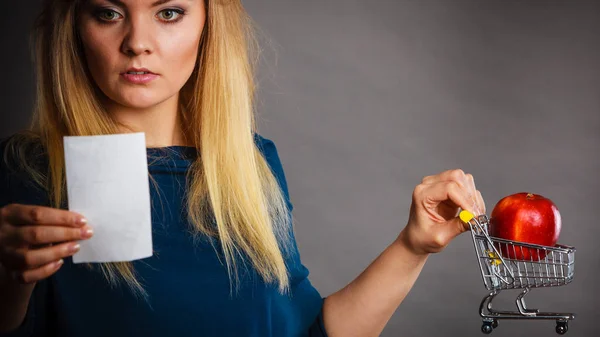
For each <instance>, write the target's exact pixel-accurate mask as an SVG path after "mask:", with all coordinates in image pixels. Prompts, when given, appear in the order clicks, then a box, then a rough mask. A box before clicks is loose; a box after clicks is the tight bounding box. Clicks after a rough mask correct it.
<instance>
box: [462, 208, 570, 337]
mask: <svg viewBox="0 0 600 337" xmlns="http://www.w3.org/2000/svg"><path fill="white" fill-rule="evenodd" d="M460 218H461V219H462V220H463V221H464V222H465V223H468V224H469V225H470V226H471V234H472V237H473V244H474V246H475V252H476V254H477V261H478V262H479V267H480V269H481V276H482V277H483V283H484V284H485V287H486V288H487V289H488V290H490V291H491V292H490V293H489V294H488V295H487V296H485V297H484V298H483V300H482V301H481V305H480V306H479V313H480V315H481V317H482V318H483V325H482V326H481V331H482V332H483V333H486V334H489V333H491V332H492V330H494V329H495V328H496V327H497V326H498V320H500V319H545V320H556V332H557V333H558V334H561V335H562V334H564V333H566V332H567V330H568V329H569V325H568V323H569V320H572V319H574V318H575V315H574V314H572V313H555V312H539V311H538V310H537V309H530V308H527V306H526V305H525V295H527V293H528V292H529V291H530V290H531V289H532V288H540V287H557V286H562V285H566V284H569V283H570V282H571V281H572V280H573V275H574V271H575V270H574V269H575V248H574V247H568V246H563V245H556V246H555V247H549V246H540V245H534V244H526V243H522V242H515V241H510V240H504V239H500V238H496V237H491V236H489V235H488V224H489V219H488V217H487V216H486V215H480V216H477V217H475V216H473V215H472V214H470V213H469V212H467V211H462V212H461V214H460ZM507 289H522V291H521V293H520V294H519V295H518V296H517V300H516V304H517V309H518V310H517V311H498V310H494V309H492V300H493V299H494V297H496V295H498V294H499V293H500V291H502V290H507Z"/></svg>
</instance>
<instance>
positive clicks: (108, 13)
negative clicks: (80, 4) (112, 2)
mask: <svg viewBox="0 0 600 337" xmlns="http://www.w3.org/2000/svg"><path fill="white" fill-rule="evenodd" d="M96 17H98V19H100V20H102V21H115V20H117V19H119V18H121V17H123V16H122V15H121V14H119V13H117V12H116V11H114V10H112V9H100V10H98V11H97V12H96Z"/></svg>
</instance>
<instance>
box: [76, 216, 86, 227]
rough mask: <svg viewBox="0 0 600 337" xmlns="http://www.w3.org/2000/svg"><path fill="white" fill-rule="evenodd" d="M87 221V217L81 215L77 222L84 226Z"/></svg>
mask: <svg viewBox="0 0 600 337" xmlns="http://www.w3.org/2000/svg"><path fill="white" fill-rule="evenodd" d="M86 223H87V219H86V218H84V217H79V218H77V224H78V225H82V226H83V225H85V224H86Z"/></svg>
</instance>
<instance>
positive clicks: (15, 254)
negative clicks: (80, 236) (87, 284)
mask: <svg viewBox="0 0 600 337" xmlns="http://www.w3.org/2000/svg"><path fill="white" fill-rule="evenodd" d="M79 249H80V245H79V243H77V242H66V243H62V244H60V245H56V246H47V247H44V248H40V249H24V248H21V249H17V250H13V251H8V252H5V259H4V261H3V265H5V266H6V267H7V268H9V269H12V270H29V269H36V268H39V267H41V266H43V265H46V264H48V263H51V262H53V261H58V260H60V259H63V258H65V257H69V256H71V255H73V254H75V253H77V252H78V251H79Z"/></svg>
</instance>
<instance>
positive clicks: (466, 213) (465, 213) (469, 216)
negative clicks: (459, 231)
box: [458, 210, 475, 223]
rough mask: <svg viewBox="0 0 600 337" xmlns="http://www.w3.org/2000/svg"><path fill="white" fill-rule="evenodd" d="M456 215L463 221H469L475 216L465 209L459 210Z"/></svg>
mask: <svg viewBox="0 0 600 337" xmlns="http://www.w3.org/2000/svg"><path fill="white" fill-rule="evenodd" d="M458 216H459V218H460V220H462V221H463V222H464V223H469V222H470V221H471V220H472V219H473V218H474V217H475V216H474V215H473V213H471V212H469V211H466V210H462V211H460V213H459V214H458Z"/></svg>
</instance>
